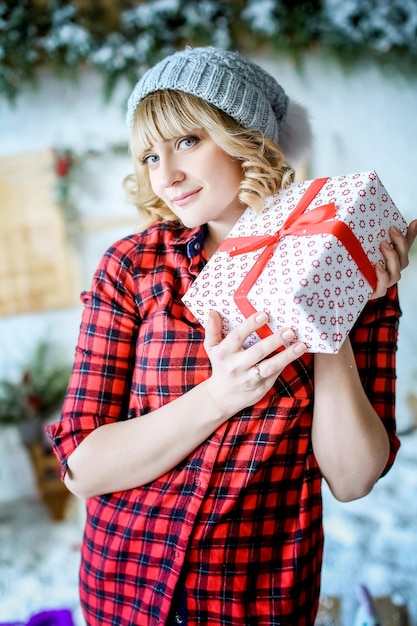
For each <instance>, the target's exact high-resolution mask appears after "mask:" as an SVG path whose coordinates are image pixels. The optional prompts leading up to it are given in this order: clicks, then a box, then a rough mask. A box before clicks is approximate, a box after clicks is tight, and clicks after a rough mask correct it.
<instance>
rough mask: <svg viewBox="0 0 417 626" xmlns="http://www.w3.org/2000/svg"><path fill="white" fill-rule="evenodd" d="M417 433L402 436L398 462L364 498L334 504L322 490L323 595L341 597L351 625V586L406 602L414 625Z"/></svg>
mask: <svg viewBox="0 0 417 626" xmlns="http://www.w3.org/2000/svg"><path fill="white" fill-rule="evenodd" d="M416 451H417V433H416V432H414V434H412V435H408V436H404V437H403V438H402V446H401V448H400V451H399V453H398V457H397V461H396V463H395V464H394V467H393V468H392V469H391V471H390V472H389V473H388V474H387V476H385V477H384V478H382V479H381V480H380V481H379V482H378V483H377V485H376V486H375V487H374V490H373V491H372V493H371V494H369V495H368V496H367V497H366V498H363V499H361V500H357V501H355V502H350V503H339V502H336V501H335V500H334V498H333V497H332V496H331V495H330V493H329V491H328V489H325V491H324V507H325V509H324V510H325V516H324V524H325V533H326V543H325V557H324V567H323V579H322V591H323V593H325V594H328V595H336V596H340V597H341V598H342V615H343V626H351V625H352V624H353V619H354V614H355V608H356V605H357V601H356V593H355V585H356V584H357V583H363V584H365V585H367V587H368V588H369V590H370V591H371V592H372V594H373V595H375V596H384V595H389V596H392V597H393V598H394V600H395V601H396V602H397V603H399V604H401V603H404V604H407V605H408V608H409V611H410V614H411V617H412V624H413V626H414V625H417V498H416V494H417V454H416Z"/></svg>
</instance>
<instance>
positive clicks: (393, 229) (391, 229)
mask: <svg viewBox="0 0 417 626" xmlns="http://www.w3.org/2000/svg"><path fill="white" fill-rule="evenodd" d="M390 231H391V232H393V233H395V234H396V235H399V234H400V231H399V230H398V228H397V227H396V226H391V228H390Z"/></svg>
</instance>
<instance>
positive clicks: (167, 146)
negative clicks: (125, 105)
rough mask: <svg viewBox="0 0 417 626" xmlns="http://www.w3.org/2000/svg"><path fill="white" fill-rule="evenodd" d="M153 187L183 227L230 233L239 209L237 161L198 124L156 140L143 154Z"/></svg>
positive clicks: (239, 165) (240, 173)
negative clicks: (204, 226)
mask: <svg viewBox="0 0 417 626" xmlns="http://www.w3.org/2000/svg"><path fill="white" fill-rule="evenodd" d="M142 162H143V164H144V165H145V166H146V167H147V168H148V173H149V179H150V183H151V186H152V190H153V192H154V193H155V195H156V196H158V197H159V198H160V199H161V200H162V201H163V202H165V204H167V205H168V207H169V208H170V209H171V211H172V212H173V213H174V214H175V215H176V216H177V217H178V218H179V219H180V220H181V222H182V223H183V224H184V226H186V227H188V228H194V227H196V226H201V225H203V224H208V225H209V227H212V228H216V229H217V230H219V229H220V230H222V231H223V230H224V236H225V235H226V234H227V233H228V232H229V230H230V229H231V227H232V226H233V225H234V223H235V222H236V220H237V219H238V218H239V217H240V215H241V214H242V212H243V210H244V208H245V207H244V206H243V205H242V204H241V203H240V202H239V199H238V194H239V185H240V182H241V180H242V167H241V163H240V162H239V161H238V160H236V159H233V158H232V157H230V156H229V155H228V154H226V153H225V152H224V151H223V150H222V149H221V148H219V146H218V145H217V144H216V143H215V142H214V141H213V140H212V139H211V138H210V136H209V135H208V134H207V133H206V132H205V131H203V130H202V129H196V130H195V131H192V132H191V133H188V134H187V135H184V136H180V137H175V138H174V139H169V140H166V141H161V142H158V143H155V144H153V145H152V146H151V148H150V149H148V150H146V152H145V153H144V154H143V156H142Z"/></svg>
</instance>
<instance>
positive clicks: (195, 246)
mask: <svg viewBox="0 0 417 626" xmlns="http://www.w3.org/2000/svg"><path fill="white" fill-rule="evenodd" d="M200 248H201V243H200V242H199V241H196V242H195V244H194V250H196V251H197V252H198V251H199V250H200ZM179 623H181V622H179Z"/></svg>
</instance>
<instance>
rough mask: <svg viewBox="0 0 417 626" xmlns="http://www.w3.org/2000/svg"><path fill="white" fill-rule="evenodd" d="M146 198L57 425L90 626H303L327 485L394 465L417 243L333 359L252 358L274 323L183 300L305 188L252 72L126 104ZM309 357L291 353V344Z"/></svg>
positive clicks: (211, 60) (190, 82) (97, 283)
mask: <svg viewBox="0 0 417 626" xmlns="http://www.w3.org/2000/svg"><path fill="white" fill-rule="evenodd" d="M128 123H129V125H130V127H131V150H132V156H133V161H134V168H135V173H134V175H132V176H131V177H129V178H128V180H127V185H128V188H129V191H130V194H131V196H132V197H133V198H134V200H135V202H136V203H137V205H138V206H139V208H140V210H141V211H142V212H144V213H145V214H146V215H147V217H148V221H149V222H150V223H151V222H152V224H151V225H150V226H149V227H148V228H147V229H146V230H145V231H144V232H142V233H140V234H135V235H132V236H130V237H126V238H124V239H122V240H121V241H118V242H116V243H115V244H114V245H113V246H112V247H111V248H110V249H109V250H108V251H107V252H106V254H105V255H104V256H103V258H102V260H101V262H100V265H99V267H98V269H97V272H96V274H95V276H94V279H93V284H92V288H91V290H90V291H89V292H88V293H84V294H83V296H82V299H83V302H84V307H85V308H84V313H83V318H82V325H81V330H80V336H79V342H78V346H77V349H76V359H75V364H74V370H73V374H72V377H71V380H70V384H69V387H68V393H67V397H66V401H65V404H64V407H63V413H62V418H61V421H60V422H59V423H58V424H56V425H54V426H53V427H51V428H50V430H49V432H50V435H51V438H52V440H53V442H54V447H55V450H56V452H57V454H58V455H59V457H60V459H61V462H62V468H63V478H64V480H65V483H66V485H67V486H68V488H69V489H70V490H71V491H72V492H73V493H75V494H76V495H77V496H79V497H82V498H86V499H87V512H88V516H87V522H86V530H85V539H84V543H83V553H82V564H81V576H80V593H81V602H82V606H83V611H84V615H85V619H86V622H87V624H89V625H99V624H100V625H103V624H120V625H126V626H127V625H133V624H135V625H138V624H140V625H141V626H146V625H148V624H149V625H151V624H152V625H153V624H188V625H189V626H193V625H195V624H206V625H210V626H212V625H215V624H219V625H226V624H228V625H230V624H233V625H236V626H238V625H239V626H248V625H252V624H253V625H255V624H256V625H265V626H266V625H268V626H271V625H272V624H282V625H284V624H285V625H288V626H295V625H297V626H305V625H312V624H313V623H314V619H315V614H316V611H317V606H318V600H319V590H320V569H321V557H322V539H323V538H322V524H321V520H322V511H321V479H322V477H324V478H325V480H326V481H327V482H328V484H329V486H330V488H331V490H332V492H333V493H334V495H335V497H336V498H338V499H340V500H351V499H354V498H359V497H361V496H364V495H365V494H366V493H368V492H369V491H370V490H371V489H372V486H373V485H374V483H375V482H376V481H377V480H378V478H379V477H380V476H381V475H382V474H383V473H385V472H386V471H387V470H388V469H389V467H390V466H391V464H392V463H393V461H394V457H395V454H396V451H397V449H398V446H399V442H398V439H397V437H396V434H395V421H394V398H395V396H394V392H395V389H394V379H395V348H396V341H397V327H398V318H399V316H400V309H399V305H398V299H397V289H396V287H395V286H393V285H394V284H395V282H396V281H397V280H398V279H399V277H400V271H401V269H402V267H405V265H406V264H407V260H408V249H409V247H410V246H411V243H412V241H413V239H414V237H415V234H416V231H417V228H416V227H417V221H415V222H413V223H412V225H410V229H409V233H408V235H407V238H404V237H403V236H402V235H401V234H399V233H398V232H396V231H395V230H393V231H392V232H391V236H392V240H393V242H394V247H393V248H391V247H390V246H383V247H382V249H383V254H384V256H385V259H386V268H385V269H383V268H382V267H377V268H376V272H377V278H378V287H377V290H376V292H375V293H374V294H373V296H374V299H373V300H372V301H371V302H370V303H369V304H368V305H367V307H366V309H365V311H364V313H363V314H362V316H361V318H360V320H359V321H358V323H357V324H356V326H355V328H354V330H353V331H352V333H351V335H350V337H349V338H348V339H347V340H346V341H345V343H344V345H343V347H342V348H341V350H340V351H339V353H338V354H337V355H325V354H316V355H312V354H309V353H307V352H306V346H305V345H304V344H303V343H302V342H299V341H296V337H295V335H294V331H293V330H292V329H291V328H283V329H282V330H281V331H280V332H278V333H276V334H274V335H272V336H270V337H267V338H266V339H263V340H262V341H260V342H259V343H257V344H256V345H254V346H252V347H250V348H248V349H247V350H243V349H242V344H243V342H244V341H245V339H246V338H247V337H248V335H250V334H251V333H252V332H253V331H256V329H258V328H260V327H261V326H263V325H264V324H265V321H266V319H267V316H266V314H265V313H264V312H262V311H260V312H258V313H256V314H254V315H253V316H252V317H250V318H249V319H248V320H246V321H245V322H244V323H243V324H242V325H241V326H240V327H238V328H236V329H235V330H234V331H232V332H231V333H230V334H229V335H228V336H227V337H226V338H223V337H222V333H221V318H220V315H219V314H218V313H216V312H211V313H210V314H209V320H208V323H207V328H206V332H205V333H204V331H203V328H202V327H201V326H200V325H199V324H198V323H197V322H196V320H195V319H194V317H193V316H192V314H191V313H190V312H189V311H188V310H187V309H186V308H185V307H184V305H183V304H182V302H181V298H182V296H183V295H184V293H185V292H186V290H187V289H188V287H189V286H190V284H191V283H192V281H193V280H194V278H195V277H196V276H197V275H198V273H199V272H200V271H201V269H202V267H203V266H204V264H205V263H206V262H207V260H208V258H209V257H210V256H211V254H212V253H213V251H214V250H215V249H216V248H217V247H218V245H219V244H220V243H221V241H222V240H223V239H224V237H225V236H226V234H227V233H228V232H229V230H230V229H231V227H232V226H233V225H234V223H235V222H236V220H237V219H238V218H239V217H240V215H241V214H242V212H243V211H244V210H245V208H246V206H247V205H250V206H252V207H254V208H257V209H260V208H261V207H262V205H263V202H264V199H265V197H267V196H269V195H271V194H273V193H275V191H277V190H278V189H280V188H281V187H283V186H284V185H286V184H287V183H288V182H289V181H290V180H291V174H292V170H291V169H290V167H289V166H288V163H289V162H291V160H292V159H293V158H295V157H296V156H297V154H299V153H300V150H302V149H305V148H306V146H307V145H308V140H309V128H308V123H307V119H306V116H305V113H304V111H303V109H302V108H301V107H299V106H297V105H295V104H294V103H291V102H290V101H289V99H288V97H287V95H286V94H285V92H284V90H283V89H282V87H281V86H280V85H279V84H278V83H277V82H276V81H275V80H274V79H273V78H272V77H271V76H270V75H268V74H267V73H266V72H264V71H263V70H262V69H261V68H260V67H258V66H257V65H254V64H253V63H251V62H249V61H248V60H246V59H244V58H243V57H241V56H240V55H238V54H236V53H231V52H225V51H222V50H217V49H215V48H197V49H186V50H184V51H182V52H178V53H176V54H174V55H171V56H170V57H168V58H167V59H165V60H164V61H162V62H161V63H159V64H158V65H156V66H155V67H154V68H152V69H150V70H149V71H148V72H147V73H146V74H145V75H144V77H143V78H142V79H141V80H140V81H139V83H138V84H137V85H136V87H135V89H134V91H133V93H132V95H131V97H130V100H129V105H128ZM292 338H293V339H294V340H295V341H294V342H293V343H292V344H291V345H290V347H288V348H285V349H283V345H284V343H286V344H287V343H288V341H289V340H290V339H292Z"/></svg>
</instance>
